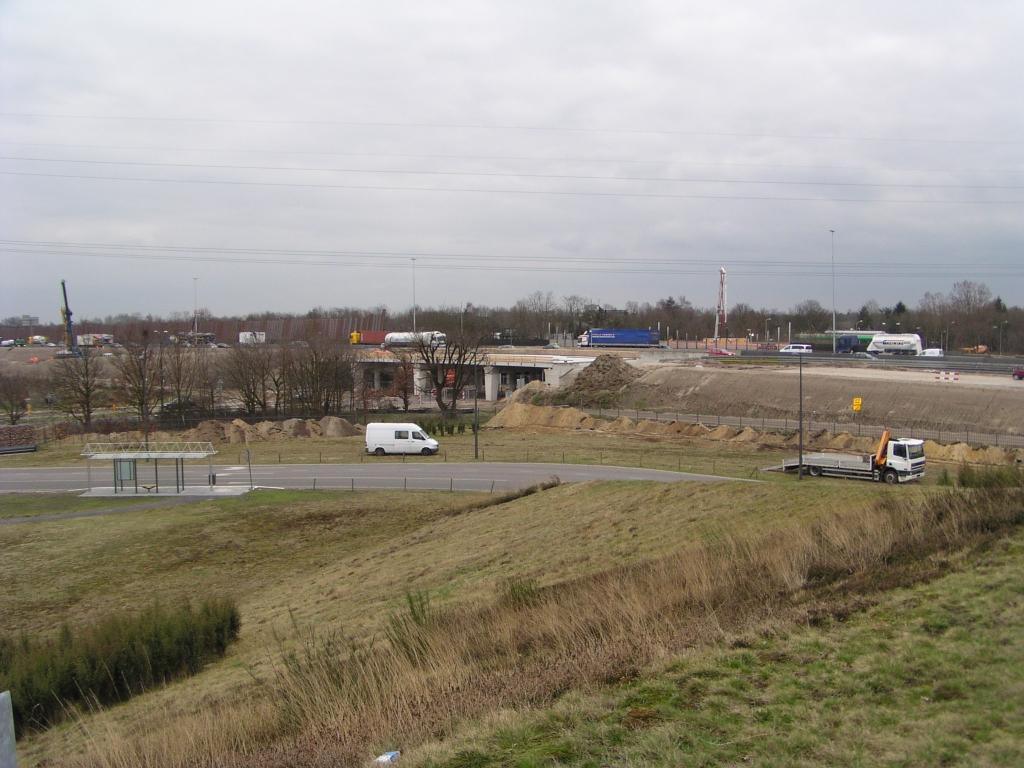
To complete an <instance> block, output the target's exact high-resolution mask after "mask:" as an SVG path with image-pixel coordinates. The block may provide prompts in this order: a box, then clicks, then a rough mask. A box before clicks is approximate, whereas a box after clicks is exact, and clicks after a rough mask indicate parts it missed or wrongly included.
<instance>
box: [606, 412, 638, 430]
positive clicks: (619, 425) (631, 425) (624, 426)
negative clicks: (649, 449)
mask: <svg viewBox="0 0 1024 768" xmlns="http://www.w3.org/2000/svg"><path fill="white" fill-rule="evenodd" d="M635 430H636V423H635V422H634V421H633V420H632V419H628V418H626V417H625V416H620V417H619V418H617V419H615V421H610V422H608V424H606V425H605V428H604V431H605V432H618V433H623V432H634V431H635Z"/></svg>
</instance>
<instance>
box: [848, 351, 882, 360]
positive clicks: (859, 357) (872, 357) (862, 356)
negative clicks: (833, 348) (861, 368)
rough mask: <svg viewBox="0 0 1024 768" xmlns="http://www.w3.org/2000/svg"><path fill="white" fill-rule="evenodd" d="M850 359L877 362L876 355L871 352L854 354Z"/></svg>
mask: <svg viewBox="0 0 1024 768" xmlns="http://www.w3.org/2000/svg"><path fill="white" fill-rule="evenodd" d="M850 357H852V358H854V359H855V360H877V359H878V357H877V356H876V355H872V354H871V353H870V352H854V353H853V354H852V355H850Z"/></svg>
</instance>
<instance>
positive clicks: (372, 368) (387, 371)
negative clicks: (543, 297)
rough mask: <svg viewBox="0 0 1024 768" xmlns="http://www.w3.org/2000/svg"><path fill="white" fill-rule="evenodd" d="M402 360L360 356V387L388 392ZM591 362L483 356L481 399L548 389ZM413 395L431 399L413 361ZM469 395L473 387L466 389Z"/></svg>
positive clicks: (422, 373) (371, 353)
mask: <svg viewBox="0 0 1024 768" xmlns="http://www.w3.org/2000/svg"><path fill="white" fill-rule="evenodd" d="M400 362H401V359H400V358H399V357H398V356H396V355H394V354H393V353H391V352H387V351H384V350H372V351H368V352H366V353H365V354H363V355H361V356H360V357H359V359H358V362H357V364H358V365H359V366H360V367H361V368H362V377H361V379H362V382H363V386H364V387H366V388H369V389H373V390H381V389H387V387H388V386H390V382H391V381H393V379H394V375H393V373H392V371H393V369H394V367H395V366H396V365H398V364H399V363H400ZM592 362H594V358H593V357H581V356H575V355H543V354H525V355H517V354H504V353H493V354H487V355H485V356H484V359H483V362H482V364H481V365H479V366H478V369H479V370H478V377H479V378H478V380H479V381H481V382H482V384H483V391H482V394H483V396H484V400H487V401H491V402H493V401H495V400H498V399H500V398H502V397H504V396H507V395H509V394H511V393H512V392H515V391H516V390H517V389H521V388H522V387H524V386H526V385H527V384H529V383H530V382H531V381H543V382H544V383H545V384H547V385H548V386H549V387H558V386H562V385H564V384H568V383H569V382H571V381H572V380H573V379H574V378H575V377H576V374H578V373H579V372H580V371H581V370H583V369H584V368H586V367H587V366H588V365H590V364H591V363H592ZM414 366H415V372H414V382H415V395H416V396H417V397H430V391H431V384H430V377H429V376H428V375H427V371H426V367H425V366H424V365H423V364H422V363H419V362H418V361H417V362H414ZM467 389H468V395H469V396H472V391H473V390H472V386H470V387H468V388H467Z"/></svg>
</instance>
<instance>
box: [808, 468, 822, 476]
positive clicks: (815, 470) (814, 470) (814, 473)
mask: <svg viewBox="0 0 1024 768" xmlns="http://www.w3.org/2000/svg"><path fill="white" fill-rule="evenodd" d="M807 471H808V472H809V473H810V475H811V477H821V467H815V466H811V467H808V468H807Z"/></svg>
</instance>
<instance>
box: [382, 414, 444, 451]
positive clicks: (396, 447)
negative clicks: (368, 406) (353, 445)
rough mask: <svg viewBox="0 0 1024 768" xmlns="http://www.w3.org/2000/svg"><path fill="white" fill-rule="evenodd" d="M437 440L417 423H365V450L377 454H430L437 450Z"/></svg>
mask: <svg viewBox="0 0 1024 768" xmlns="http://www.w3.org/2000/svg"><path fill="white" fill-rule="evenodd" d="M438 448H439V446H438V444H437V440H435V439H434V438H432V437H428V436H427V434H426V432H424V431H423V428H422V427H420V425H419V424H411V423H410V424H402V423H399V422H371V423H370V424H367V425H366V452H367V453H372V454H375V455H377V456H383V455H384V454H386V453H422V454H423V455H424V456H430V455H432V454H435V453H437V451H438Z"/></svg>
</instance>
